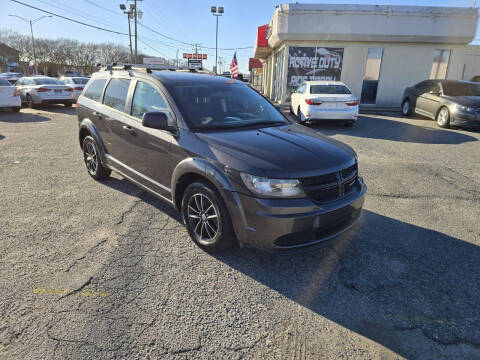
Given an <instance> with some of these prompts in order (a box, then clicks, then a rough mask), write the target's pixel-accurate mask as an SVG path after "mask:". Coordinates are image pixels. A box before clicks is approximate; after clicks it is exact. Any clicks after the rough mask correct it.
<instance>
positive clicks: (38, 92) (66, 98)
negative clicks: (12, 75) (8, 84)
mask: <svg viewBox="0 0 480 360" xmlns="http://www.w3.org/2000/svg"><path fill="white" fill-rule="evenodd" d="M15 85H16V87H17V89H18V91H19V92H20V96H21V97H22V102H23V103H26V104H27V106H28V107H29V108H35V107H37V106H39V105H48V104H63V105H65V106H66V107H70V106H72V105H73V101H74V100H73V89H72V88H71V87H70V86H67V85H65V84H64V83H63V82H61V81H60V80H57V79H54V78H51V77H47V76H31V77H23V78H21V79H19V80H18V81H17V83H16V84H15Z"/></svg>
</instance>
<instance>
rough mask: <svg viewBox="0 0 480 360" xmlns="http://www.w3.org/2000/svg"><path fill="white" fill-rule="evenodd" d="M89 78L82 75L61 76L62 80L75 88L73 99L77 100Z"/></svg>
mask: <svg viewBox="0 0 480 360" xmlns="http://www.w3.org/2000/svg"><path fill="white" fill-rule="evenodd" d="M88 80H90V79H89V78H87V77H81V76H73V77H70V76H62V77H61V78H60V81H61V82H63V83H64V84H65V85H68V86H70V87H71V88H72V89H73V99H74V100H77V99H78V97H79V96H80V94H81V93H82V91H83V88H84V87H85V85H86V84H87V82H88Z"/></svg>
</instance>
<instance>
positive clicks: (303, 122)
mask: <svg viewBox="0 0 480 360" xmlns="http://www.w3.org/2000/svg"><path fill="white" fill-rule="evenodd" d="M297 121H298V123H299V124H302V125H306V124H307V121H306V120H302V110H300V106H299V107H298V110H297Z"/></svg>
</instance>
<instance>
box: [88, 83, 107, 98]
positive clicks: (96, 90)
mask: <svg viewBox="0 0 480 360" xmlns="http://www.w3.org/2000/svg"><path fill="white" fill-rule="evenodd" d="M106 82H107V79H96V80H93V81H92V82H90V84H89V85H88V87H87V89H86V90H85V92H84V93H83V96H85V97H87V98H89V99H92V100H95V101H99V100H100V96H102V91H103V88H104V87H105V83H106Z"/></svg>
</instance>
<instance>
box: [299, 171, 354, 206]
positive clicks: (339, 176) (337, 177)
mask: <svg viewBox="0 0 480 360" xmlns="http://www.w3.org/2000/svg"><path fill="white" fill-rule="evenodd" d="M357 177H358V166H357V163H355V164H354V165H352V166H349V167H348V168H345V169H343V170H340V171H338V172H334V173H330V174H326V175H320V176H312V177H308V178H303V179H300V182H301V183H302V186H303V189H304V190H305V192H306V194H307V196H308V197H309V198H311V199H313V200H315V201H317V202H321V203H325V202H330V201H335V200H337V199H339V198H341V197H343V196H346V195H348V194H350V193H351V192H352V191H353V190H354V189H355V184H356V182H357Z"/></svg>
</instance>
